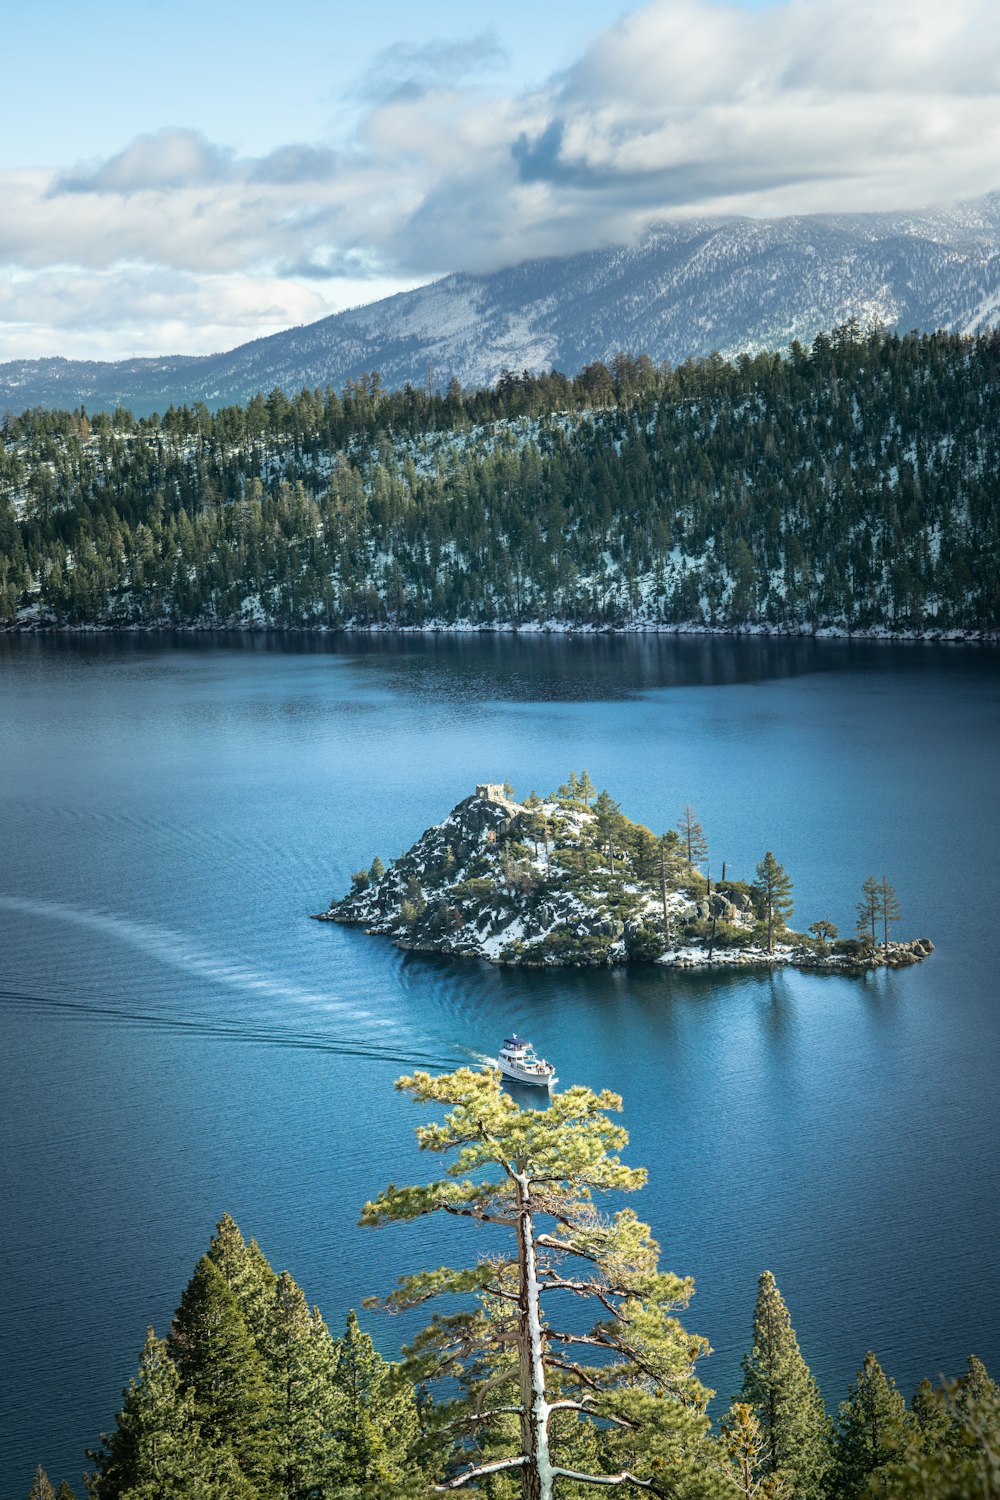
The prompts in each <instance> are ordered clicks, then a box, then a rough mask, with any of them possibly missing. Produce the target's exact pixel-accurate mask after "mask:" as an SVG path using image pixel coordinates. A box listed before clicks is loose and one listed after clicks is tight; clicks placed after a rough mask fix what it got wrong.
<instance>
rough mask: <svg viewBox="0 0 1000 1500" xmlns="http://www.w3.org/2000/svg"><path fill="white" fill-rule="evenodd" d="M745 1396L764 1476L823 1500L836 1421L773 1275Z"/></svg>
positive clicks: (747, 1358)
mask: <svg viewBox="0 0 1000 1500" xmlns="http://www.w3.org/2000/svg"><path fill="white" fill-rule="evenodd" d="M740 1394H741V1398H742V1401H743V1402H744V1403H745V1404H746V1405H748V1406H750V1407H751V1408H752V1409H753V1411H754V1413H755V1415H756V1417H757V1421H758V1422H759V1424H760V1437H761V1443H762V1450H763V1451H762V1460H761V1463H760V1468H761V1472H762V1473H763V1474H764V1475H765V1476H766V1475H771V1476H773V1477H774V1478H776V1479H778V1480H780V1481H781V1485H782V1486H783V1487H785V1488H786V1489H787V1490H788V1491H790V1493H791V1494H792V1495H794V1496H796V1497H797V1500H798V1497H801V1500H819V1497H820V1496H822V1495H823V1493H824V1486H825V1482H826V1476H827V1472H828V1469H829V1465H830V1453H829V1440H830V1423H829V1420H828V1418H827V1416H826V1412H825V1411H824V1409H823V1398H822V1396H821V1395H820V1391H819V1387H818V1385H817V1384H816V1381H815V1380H814V1379H813V1377H812V1375H811V1374H810V1373H809V1367H808V1365H807V1364H806V1362H805V1360H804V1359H803V1358H802V1354H801V1352H800V1350H799V1345H798V1340H797V1339H796V1337H795V1331H794V1329H793V1328H792V1321H791V1318H790V1317H789V1314H788V1308H787V1307H786V1306H785V1302H784V1299H783V1297H782V1295H781V1293H780V1291H779V1290H778V1287H777V1284H776V1282H775V1280H774V1277H773V1276H772V1274H771V1272H770V1271H763V1272H762V1273H761V1276H760V1279H759V1281H758V1283H757V1301H756V1303H755V1305H754V1311H753V1349H752V1351H751V1352H750V1353H749V1354H746V1355H744V1358H743V1387H742V1391H741V1393H740Z"/></svg>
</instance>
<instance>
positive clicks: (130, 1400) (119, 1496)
mask: <svg viewBox="0 0 1000 1500" xmlns="http://www.w3.org/2000/svg"><path fill="white" fill-rule="evenodd" d="M101 1442H102V1446H101V1448H100V1449H98V1450H97V1451H95V1452H90V1453H88V1457H89V1458H90V1459H91V1461H92V1462H93V1463H94V1464H95V1471H94V1472H93V1473H90V1474H87V1475H86V1476H85V1481H86V1485H87V1492H88V1494H89V1495H90V1496H91V1500H255V1494H254V1489H253V1486H252V1485H251V1484H250V1483H249V1481H248V1480H246V1479H245V1478H243V1477H242V1476H241V1475H240V1473H239V1471H238V1469H237V1467H236V1464H235V1462H234V1461H233V1458H232V1454H231V1453H230V1452H229V1450H228V1448H226V1447H222V1448H221V1449H216V1450H215V1451H213V1450H212V1448H211V1447H210V1446H209V1444H208V1443H206V1442H205V1440H204V1439H203V1437H202V1433H201V1428H200V1425H199V1422H198V1419H197V1415H196V1412H195V1400H194V1394H193V1392H191V1391H185V1390H183V1389H182V1386H181V1380H180V1375H179V1373H178V1370H177V1367H176V1366H175V1364H174V1362H173V1360H172V1359H171V1358H170V1355H169V1353H168V1351H167V1345H166V1343H165V1341H164V1340H162V1339H158V1338H157V1337H156V1335H155V1334H154V1332H153V1330H152V1329H151V1328H150V1329H149V1330H148V1332H147V1334H146V1344H145V1348H144V1349H143V1352H142V1358H141V1360H140V1363H139V1371H138V1375H137V1377H136V1378H135V1379H134V1380H132V1381H130V1382H129V1385H128V1387H127V1389H126V1391H125V1392H124V1402H123V1405H122V1409H121V1411H120V1412H119V1413H118V1419H117V1425H116V1427H115V1430H114V1432H112V1433H111V1434H110V1436H108V1435H102V1439H101Z"/></svg>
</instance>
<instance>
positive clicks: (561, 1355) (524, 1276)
mask: <svg viewBox="0 0 1000 1500" xmlns="http://www.w3.org/2000/svg"><path fill="white" fill-rule="evenodd" d="M397 1087H399V1088H402V1089H405V1090H406V1091H407V1092H408V1093H411V1094H412V1095H413V1096H414V1097H415V1098H416V1099H417V1100H418V1101H420V1102H422V1103H431V1102H436V1103H439V1104H445V1105H448V1106H450V1109H449V1113H448V1114H447V1116H446V1118H445V1121H444V1123H443V1124H430V1125H424V1126H420V1127H418V1129H417V1138H418V1141H419V1143H420V1145H421V1147H422V1148H423V1149H425V1150H430V1151H435V1152H442V1153H448V1154H451V1153H454V1159H453V1160H452V1161H451V1163H450V1164H449V1165H448V1167H447V1168H446V1169H445V1173H444V1175H443V1176H442V1177H440V1178H438V1179H436V1180H435V1181H433V1182H431V1183H429V1184H427V1185H426V1186H423V1187H396V1186H394V1185H393V1186H390V1187H389V1188H387V1189H386V1191H385V1192H384V1193H383V1195H382V1197H381V1198H379V1199H378V1200H377V1201H376V1202H374V1203H369V1204H367V1205H366V1207H365V1211H364V1214H363V1217H362V1221H361V1222H362V1223H363V1224H368V1225H371V1226H378V1225H381V1224H386V1223H391V1222H393V1221H396V1220H408V1219H416V1218H420V1217H422V1216H423V1215H424V1214H428V1213H434V1212H437V1211H440V1212H444V1213H447V1214H452V1215H455V1216H457V1217H459V1218H461V1219H465V1220H469V1221H471V1222H473V1223H476V1224H484V1225H493V1226H496V1227H497V1228H503V1229H505V1230H507V1231H508V1235H509V1236H510V1237H512V1238H513V1241H514V1244H513V1246H512V1247H511V1248H510V1250H508V1251H506V1252H500V1253H497V1240H496V1236H495V1235H494V1236H493V1237H492V1238H491V1242H490V1249H491V1252H492V1253H491V1255H490V1257H489V1259H481V1260H479V1261H478V1262H477V1263H476V1264H475V1265H474V1266H471V1267H469V1268H468V1269H466V1270H452V1269H449V1268H445V1267H443V1268H441V1269H440V1270H436V1271H426V1272H418V1273H417V1274H415V1275H413V1276H409V1277H406V1278H404V1280H403V1281H402V1282H401V1284H400V1288H399V1290H398V1291H397V1292H395V1293H394V1294H393V1295H392V1296H391V1297H390V1298H389V1299H388V1303H387V1305H388V1306H390V1307H393V1308H405V1307H413V1306H416V1305H419V1304H422V1303H423V1302H425V1301H427V1300H429V1299H430V1298H432V1297H436V1296H439V1295H442V1294H445V1293H458V1294H465V1295H468V1294H474V1293H478V1294H479V1297H480V1299H481V1301H480V1305H479V1307H478V1308H477V1309H476V1310H475V1311H469V1312H461V1313H457V1314H454V1315H451V1316H449V1317H447V1318H436V1319H435V1320H434V1321H433V1322H432V1323H431V1324H430V1326H429V1327H428V1328H427V1329H426V1330H425V1331H424V1333H423V1334H422V1335H421V1336H420V1337H419V1338H418V1339H417V1340H416V1342H415V1344H414V1345H413V1347H412V1349H411V1350H410V1351H409V1353H410V1361H409V1365H408V1368H409V1371H410V1373H411V1375H413V1376H415V1377H416V1378H418V1379H420V1380H445V1381H448V1380H449V1379H454V1377H455V1376H456V1375H462V1374H463V1372H465V1373H466V1382H467V1383H466V1389H467V1391H468V1394H467V1397H466V1399H465V1400H464V1401H458V1402H456V1403H454V1404H453V1406H452V1408H451V1409H450V1410H449V1412H448V1417H449V1421H450V1430H451V1434H452V1444H453V1460H452V1468H453V1469H454V1470H457V1472H454V1473H453V1474H452V1477H451V1478H450V1479H449V1481H448V1484H449V1487H451V1488H455V1489H458V1488H461V1487H462V1486H464V1485H465V1484H467V1483H471V1482H473V1481H476V1480H480V1479H490V1482H491V1483H492V1479H491V1476H494V1475H500V1474H515V1473H516V1474H517V1475H518V1476H519V1477H520V1480H521V1493H522V1496H523V1497H524V1500H551V1497H552V1495H553V1486H554V1484H555V1482H556V1481H557V1480H560V1481H562V1480H566V1481H573V1482H576V1483H578V1484H581V1485H584V1484H599V1485H620V1484H624V1483H626V1482H632V1483H636V1484H639V1485H641V1486H643V1487H645V1488H647V1489H649V1490H651V1491H652V1492H654V1493H657V1494H671V1495H672V1494H675V1493H676V1492H677V1491H678V1490H679V1489H681V1488H682V1486H683V1485H684V1483H685V1482H686V1481H687V1480H688V1479H690V1478H691V1477H692V1475H693V1473H694V1472H695V1471H696V1469H697V1467H698V1465H699V1463H700V1461H701V1459H702V1457H703V1456H704V1453H705V1436H706V1430H707V1418H706V1416H705V1404H706V1400H707V1396H708V1393H707V1392H706V1391H705V1389H704V1387H702V1386H701V1384H700V1383H699V1382H698V1380H697V1379H696V1377H695V1374H694V1362H695V1360H696V1359H697V1357H698V1356H699V1355H700V1354H701V1353H703V1352H704V1350H705V1347H706V1346H705V1343H704V1340H702V1339H698V1338H694V1337H692V1336H691V1335H689V1334H687V1333H686V1332H685V1330H684V1329H683V1328H682V1327H681V1325H680V1324H679V1322H678V1321H677V1320H676V1318H675V1317H674V1316H673V1312H674V1309H676V1308H677V1307H678V1306H681V1305H683V1304H684V1303H685V1302H686V1301H687V1298H688V1297H689V1296H690V1293H691V1290H692V1287H691V1283H690V1282H685V1281H681V1280H679V1279H678V1278H677V1277H675V1276H671V1275H669V1274H667V1273H662V1272H660V1271H659V1270H658V1269H657V1257H658V1246H657V1245H656V1244H655V1242H654V1241H653V1240H652V1238H651V1237H650V1234H649V1230H648V1228H647V1226H646V1225H644V1224H640V1223H639V1222H638V1220H637V1219H636V1218H635V1215H634V1214H633V1213H631V1212H630V1211H629V1210H624V1209H623V1210H619V1211H618V1212H617V1213H616V1214H615V1215H614V1217H613V1218H607V1217H605V1216H604V1215H601V1214H599V1213H598V1212H597V1211H596V1210H595V1208H594V1205H593V1201H592V1199H593V1195H594V1194H595V1193H604V1192H608V1191H614V1192H627V1191H630V1190H633V1189H635V1188H638V1187H640V1186H641V1185H642V1183H643V1181H644V1180H645V1173H643V1172H641V1171H637V1170H635V1169H632V1168H628V1167H626V1166H624V1165H623V1164H622V1162H621V1161H620V1159H619V1158H618V1156H617V1154H616V1153H617V1152H618V1151H619V1150H620V1149H621V1148H622V1147H623V1146H624V1145H625V1144H626V1143H627V1136H626V1134H625V1132H624V1130H622V1129H621V1127H620V1126H616V1125H614V1124H613V1123H612V1122H611V1121H610V1120H608V1118H607V1112H608V1111H609V1110H617V1109H620V1107H621V1101H620V1100H619V1099H618V1098H617V1096H616V1095H613V1094H609V1093H602V1094H593V1093H591V1091H590V1090H589V1089H585V1088H571V1089H567V1090H566V1091H565V1092H564V1093H557V1094H554V1095H553V1096H552V1098H551V1102H550V1104H549V1107H548V1108H547V1109H543V1110H520V1109H519V1108H518V1106H517V1105H516V1103H515V1102H514V1100H513V1099H512V1098H511V1097H510V1095H509V1094H506V1093H504V1092H503V1090H502V1089H501V1087H500V1076H499V1074H498V1073H497V1072H496V1071H489V1070H484V1071H482V1072H473V1071H471V1070H470V1069H467V1068H462V1069H459V1070H458V1072H456V1073H452V1074H446V1075H444V1076H443V1077H439V1078H432V1077H430V1076H429V1075H428V1074H426V1073H417V1074H415V1075H414V1076H413V1077H410V1078H401V1079H400V1080H399V1081H398V1083H397ZM549 1226H550V1227H549ZM561 1292H567V1293H569V1294H570V1297H571V1298H573V1299H577V1298H586V1297H595V1298H597V1299H598V1301H599V1302H600V1304H601V1306H602V1308H603V1309H604V1311H605V1312H606V1313H607V1316H606V1317H604V1318H602V1320H600V1321H599V1322H598V1323H596V1324H595V1325H594V1326H593V1328H592V1329H591V1331H590V1332H589V1333H583V1332H580V1331H579V1324H578V1323H574V1326H573V1328H561V1327H559V1326H557V1325H556V1326H553V1325H551V1324H549V1323H548V1322H547V1321H546V1320H545V1318H544V1317H543V1314H542V1309H541V1298H542V1296H545V1297H546V1299H547V1300H548V1299H550V1298H555V1300H556V1301H557V1302H558V1301H561V1300H562V1299H561V1298H560V1297H559V1296H558V1294H559V1293H561ZM577 1348H581V1349H583V1350H585V1351H588V1352H592V1353H593V1354H595V1355H596V1356H597V1359H596V1361H595V1362H593V1363H586V1364H583V1363H579V1362H578V1361H577V1360H575V1359H574V1357H573V1356H574V1353H575V1350H576V1349H577ZM470 1372H471V1374H470ZM512 1416H513V1417H515V1418H516V1423H517V1428H516V1437H514V1448H515V1451H514V1452H513V1453H510V1451H509V1449H508V1451H507V1454H506V1456H504V1457H498V1458H493V1457H490V1458H489V1459H487V1460H486V1461H484V1462H475V1461H472V1462H470V1460H471V1459H472V1458H473V1454H472V1453H471V1451H470V1448H469V1444H470V1443H473V1444H474V1445H475V1446H476V1447H478V1448H480V1449H482V1447H483V1437H482V1434H483V1433H488V1432H489V1430H490V1429H491V1428H492V1427H493V1425H494V1424H495V1423H500V1424H501V1426H502V1429H503V1431H504V1432H506V1431H507V1430H508V1428H509V1420H508V1419H509V1418H510V1417H512ZM557 1416H558V1417H559V1423H560V1428H561V1426H562V1423H563V1422H572V1423H573V1424H574V1425H575V1424H576V1423H579V1422H591V1421H596V1422H597V1423H598V1424H599V1426H600V1428H601V1456H602V1462H601V1467H600V1471H599V1472H597V1473H595V1472H594V1471H590V1472H588V1471H586V1470H577V1469H575V1468H572V1467H571V1466H570V1464H569V1463H567V1462H564V1461H563V1458H562V1456H561V1453H560V1448H559V1444H560V1442H561V1441H563V1439H561V1438H560V1432H559V1429H557V1428H556V1427H554V1426H553V1425H552V1424H553V1418H554V1417H557ZM591 1436H593V1435H591Z"/></svg>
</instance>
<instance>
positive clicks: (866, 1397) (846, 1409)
mask: <svg viewBox="0 0 1000 1500" xmlns="http://www.w3.org/2000/svg"><path fill="white" fill-rule="evenodd" d="M909 1432H910V1423H909V1419H908V1416H907V1411H906V1403H905V1401H904V1400H903V1397H902V1395H901V1394H900V1392H899V1391H897V1389H896V1386H895V1383H894V1382H893V1381H892V1380H890V1379H888V1378H887V1377H886V1375H885V1373H884V1371H883V1369H882V1366H881V1365H880V1364H879V1362H878V1360H877V1359H876V1358H875V1356H874V1354H872V1352H871V1351H870V1350H869V1352H868V1353H867V1354H866V1355H865V1361H864V1364H863V1366H862V1368H861V1369H860V1370H859V1371H858V1373H857V1377H856V1379H855V1382H854V1384H853V1385H852V1386H850V1387H849V1389H848V1396H847V1400H846V1401H843V1402H841V1406H840V1414H839V1417H838V1420H837V1431H836V1435H835V1440H834V1452H835V1461H836V1476H837V1488H836V1493H837V1495H838V1497H839V1496H843V1500H860V1497H861V1496H862V1495H865V1494H866V1493H868V1492H869V1490H870V1488H871V1486H872V1485H878V1484H880V1483H881V1482H882V1481H883V1480H884V1478H885V1473H886V1469H887V1467H888V1466H889V1465H890V1464H892V1463H893V1462H894V1461H896V1460H897V1459H899V1458H900V1457H901V1456H902V1455H903V1453H904V1451H905V1448H906V1443H907V1438H908V1435H909Z"/></svg>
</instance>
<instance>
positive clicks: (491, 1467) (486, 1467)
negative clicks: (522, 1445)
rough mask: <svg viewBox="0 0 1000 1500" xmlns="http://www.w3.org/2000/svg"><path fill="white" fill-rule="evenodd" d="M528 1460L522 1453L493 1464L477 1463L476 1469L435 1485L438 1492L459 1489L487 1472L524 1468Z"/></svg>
mask: <svg viewBox="0 0 1000 1500" xmlns="http://www.w3.org/2000/svg"><path fill="white" fill-rule="evenodd" d="M527 1462H528V1460H527V1458H526V1457H525V1455H524V1454H523V1453H522V1454H521V1455H520V1456H519V1457H518V1458H501V1459H498V1460H497V1461H496V1463H492V1464H477V1465H476V1467H475V1468H474V1469H466V1471H465V1473H464V1474H459V1476H458V1478H457V1479H449V1480H448V1482H447V1484H436V1485H435V1486H434V1488H435V1490H437V1491H438V1493H442V1492H443V1491H444V1490H458V1489H461V1487H462V1485H463V1484H468V1483H469V1480H470V1479H482V1478H484V1476H485V1475H487V1474H499V1473H500V1471H501V1470H502V1469H523V1468H524V1466H525V1464H526V1463H527Z"/></svg>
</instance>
